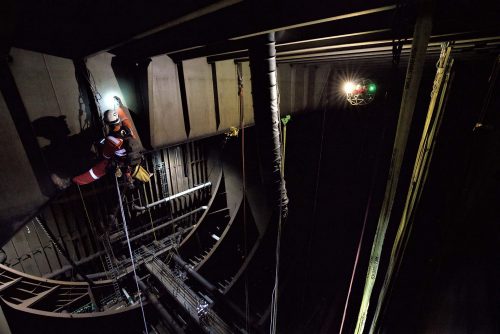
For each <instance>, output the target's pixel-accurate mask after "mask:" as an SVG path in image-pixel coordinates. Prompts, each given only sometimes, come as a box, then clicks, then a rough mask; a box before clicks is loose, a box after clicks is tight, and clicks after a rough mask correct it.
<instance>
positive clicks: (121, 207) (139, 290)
mask: <svg viewBox="0 0 500 334" xmlns="http://www.w3.org/2000/svg"><path fill="white" fill-rule="evenodd" d="M115 184H116V192H117V193H118V201H119V204H120V211H121V214H122V219H123V229H124V230H125V237H126V238H127V245H128V251H129V253H130V261H131V262H132V270H133V271H134V279H135V285H136V287H137V293H138V297H139V303H140V305H141V312H142V319H143V320H144V329H145V330H146V334H148V333H149V332H148V325H147V323H146V314H145V313H144V305H142V298H141V289H140V288H139V279H138V277H137V272H136V270H135V261H134V254H133V253H132V246H131V245H130V238H129V235H128V228H127V220H126V218H125V211H124V210H123V203H122V200H121V198H122V196H121V193H120V186H119V185H118V177H117V176H116V175H115Z"/></svg>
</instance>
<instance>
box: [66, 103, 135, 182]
mask: <svg viewBox="0 0 500 334" xmlns="http://www.w3.org/2000/svg"><path fill="white" fill-rule="evenodd" d="M117 112H118V116H119V117H120V121H121V122H120V123H121V124H120V123H119V124H117V125H115V126H114V127H113V128H112V129H111V131H110V133H116V132H118V131H119V130H120V128H121V127H122V126H124V127H127V128H128V129H129V130H130V136H131V137H132V138H134V139H135V138H136V136H135V134H134V131H133V130H132V129H133V128H132V123H131V122H130V120H129V119H128V117H127V115H126V114H125V112H124V111H123V109H121V108H119V109H118V110H117ZM102 142H104V143H103V144H104V146H103V149H102V157H103V159H102V160H100V161H99V162H98V163H97V164H96V165H95V166H93V167H92V168H91V169H89V170H88V171H87V172H85V173H83V174H81V175H78V176H75V177H74V178H73V182H75V183H76V184H79V185H84V184H89V183H91V182H94V181H95V180H98V179H100V178H101V177H103V176H104V175H106V168H107V167H108V164H109V163H110V161H111V158H113V156H116V157H118V158H123V157H125V156H126V155H127V152H126V150H125V149H124V148H122V146H123V139H121V138H118V137H117V136H112V135H109V136H107V137H106V138H105V139H103V140H102V141H101V143H102Z"/></svg>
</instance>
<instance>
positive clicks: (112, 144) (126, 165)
mask: <svg viewBox="0 0 500 334" xmlns="http://www.w3.org/2000/svg"><path fill="white" fill-rule="evenodd" d="M104 122H105V123H106V125H107V126H108V128H109V133H108V136H107V137H106V138H105V139H103V140H102V141H101V144H102V145H103V146H102V159H101V160H100V161H99V162H98V163H97V164H96V165H94V166H93V167H92V168H91V169H89V170H88V171H87V172H85V173H83V174H81V175H78V176H75V177H74V178H73V182H75V183H76V184H79V185H84V184H88V183H91V182H94V181H95V180H98V179H99V178H101V177H102V176H104V175H106V173H107V172H108V171H112V172H115V171H116V172H118V174H120V172H119V171H118V170H117V167H118V168H121V170H123V172H124V174H125V178H126V181H127V182H128V184H129V186H131V187H133V179H132V175H131V174H132V168H133V167H134V166H136V167H138V165H139V164H140V163H141V159H142V156H141V153H140V150H141V145H140V143H139V141H138V140H137V137H136V134H135V133H134V131H133V126H132V122H131V121H130V119H129V118H128V117H127V114H126V113H125V112H124V110H123V109H122V108H121V107H118V108H117V109H116V110H106V111H105V112H104Z"/></svg>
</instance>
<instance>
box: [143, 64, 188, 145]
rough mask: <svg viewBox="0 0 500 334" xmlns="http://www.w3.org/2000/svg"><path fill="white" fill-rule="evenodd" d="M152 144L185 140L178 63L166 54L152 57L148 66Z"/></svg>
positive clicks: (166, 143)
mask: <svg viewBox="0 0 500 334" xmlns="http://www.w3.org/2000/svg"><path fill="white" fill-rule="evenodd" d="M148 76H149V78H148V79H149V122H150V127H151V145H152V146H153V147H162V146H167V145H169V144H171V143H176V142H181V141H183V140H186V138H187V136H186V130H185V129H184V118H183V115H182V103H181V93H180V86H179V75H178V73H177V66H176V65H175V63H174V62H173V61H172V60H171V59H170V58H169V57H168V56H159V57H154V58H152V60H151V63H150V64H149V68H148Z"/></svg>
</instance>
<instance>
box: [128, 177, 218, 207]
mask: <svg viewBox="0 0 500 334" xmlns="http://www.w3.org/2000/svg"><path fill="white" fill-rule="evenodd" d="M211 185H212V182H207V183H202V184H200V185H197V186H196V187H194V188H191V189H187V190H184V191H181V192H180V193H177V194H175V195H172V196H168V197H165V198H162V199H161V200H159V201H156V202H153V203H149V204H148V205H145V206H139V205H133V209H134V210H137V211H144V210H146V209H149V208H152V207H153V206H157V205H158V204H161V203H164V202H165V203H167V202H169V201H171V200H173V199H175V198H178V197H181V196H184V195H187V194H190V193H192V192H195V191H196V190H200V189H203V188H206V187H209V186H211Z"/></svg>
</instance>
